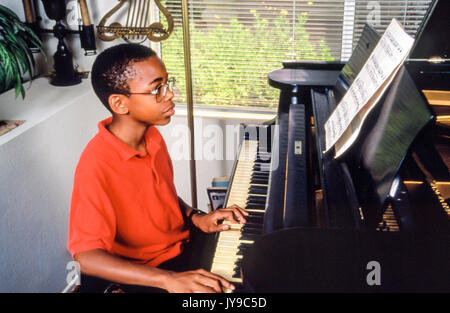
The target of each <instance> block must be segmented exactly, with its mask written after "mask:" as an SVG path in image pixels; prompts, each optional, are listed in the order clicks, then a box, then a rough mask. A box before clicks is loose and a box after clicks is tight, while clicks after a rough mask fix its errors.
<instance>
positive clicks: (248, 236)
mask: <svg viewBox="0 0 450 313" xmlns="http://www.w3.org/2000/svg"><path fill="white" fill-rule="evenodd" d="M260 236H261V235H260V234H249V233H242V235H241V237H240V239H241V240H256V239H258V238H259V237H260Z"/></svg>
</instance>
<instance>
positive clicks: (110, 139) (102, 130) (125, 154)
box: [98, 116, 153, 161]
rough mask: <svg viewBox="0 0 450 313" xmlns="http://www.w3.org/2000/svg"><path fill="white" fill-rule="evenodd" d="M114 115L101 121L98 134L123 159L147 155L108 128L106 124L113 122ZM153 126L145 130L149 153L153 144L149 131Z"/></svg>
mask: <svg viewBox="0 0 450 313" xmlns="http://www.w3.org/2000/svg"><path fill="white" fill-rule="evenodd" d="M112 119H113V118H112V116H111V117H108V118H107V119H104V120H103V121H100V122H99V123H98V134H99V135H100V137H101V138H102V139H103V140H105V141H106V143H107V144H109V145H110V146H111V147H112V148H113V149H114V150H115V151H116V152H117V153H118V154H119V156H120V158H121V159H122V160H123V161H127V160H129V159H131V158H132V157H134V156H139V157H145V156H146V155H147V154H145V153H143V152H140V151H137V150H135V149H133V148H131V147H130V146H128V145H127V144H126V143H124V142H123V141H122V140H120V139H119V138H117V137H116V136H114V135H113V134H112V133H111V132H110V131H109V130H108V129H107V128H106V126H107V125H109V124H111V122H112ZM152 127H153V126H149V127H148V129H147V131H146V132H145V142H146V146H147V153H148V152H149V150H150V149H149V147H150V145H151V144H152V142H151V139H150V136H149V133H150V131H151V128H152Z"/></svg>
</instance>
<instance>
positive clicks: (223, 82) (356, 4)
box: [161, 0, 431, 107]
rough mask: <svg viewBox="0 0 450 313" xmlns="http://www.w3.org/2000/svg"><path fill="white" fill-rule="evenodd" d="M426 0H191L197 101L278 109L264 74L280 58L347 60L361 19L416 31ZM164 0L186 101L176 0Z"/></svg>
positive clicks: (171, 52) (166, 54)
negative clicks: (171, 20)
mask: <svg viewBox="0 0 450 313" xmlns="http://www.w3.org/2000/svg"><path fill="white" fill-rule="evenodd" d="M430 2H431V1H415V0H409V1H406V0H403V1H400V0H399V1H358V0H334V1H333V0H332V1H325V0H316V1H256V0H245V1H237V0H190V1H188V4H189V22H190V36H191V62H192V76H193V77H192V78H193V98H194V105H226V106H240V107H276V106H277V105H278V94H279V92H278V90H277V89H275V88H272V87H270V86H269V85H268V83H267V73H268V72H270V71H272V70H275V69H277V68H280V67H281V66H282V64H281V63H282V62H283V61H285V60H343V61H345V60H347V59H348V58H349V57H350V54H351V51H352V49H353V47H354V45H355V44H356V43H357V41H358V39H359V36H360V34H361V31H362V29H363V26H364V24H365V23H369V24H371V25H372V26H374V27H375V29H376V30H377V31H379V32H380V33H382V32H383V31H384V30H385V29H386V27H387V25H388V24H389V22H390V21H391V19H392V18H396V19H397V20H399V21H400V22H401V23H402V24H403V25H404V27H405V29H406V31H407V32H408V33H410V34H412V35H413V34H415V32H416V30H417V28H418V26H419V25H420V23H421V21H422V18H423V15H424V14H425V13H426V10H427V8H428V6H429V4H430ZM163 3H164V5H165V6H166V8H167V9H168V10H169V12H170V13H171V14H172V16H173V17H174V21H175V29H174V32H173V34H172V35H171V36H170V37H169V39H168V40H166V41H163V42H162V43H161V53H162V58H163V60H164V62H165V63H166V66H167V69H168V71H169V73H170V74H171V75H173V76H175V77H176V79H177V98H176V102H178V103H184V102H185V98H184V95H185V81H184V58H183V31H182V19H181V0H177V1H174V0H172V1H165V2H163ZM162 22H164V20H163V19H162Z"/></svg>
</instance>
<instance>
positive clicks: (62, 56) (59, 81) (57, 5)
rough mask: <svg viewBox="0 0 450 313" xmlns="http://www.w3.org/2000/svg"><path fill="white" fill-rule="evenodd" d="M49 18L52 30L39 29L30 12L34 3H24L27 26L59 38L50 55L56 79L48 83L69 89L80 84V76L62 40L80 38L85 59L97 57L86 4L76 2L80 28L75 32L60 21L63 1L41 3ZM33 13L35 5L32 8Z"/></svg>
mask: <svg viewBox="0 0 450 313" xmlns="http://www.w3.org/2000/svg"><path fill="white" fill-rule="evenodd" d="M41 1H42V4H43V5H44V10H45V13H46V15H47V16H48V18H50V19H52V20H55V21H56V24H55V26H54V27H53V29H44V28H41V27H40V26H39V22H40V20H41V17H39V16H38V14H36V12H33V11H34V10H33V3H32V2H31V0H23V5H24V10H25V18H26V22H27V23H28V24H29V25H30V27H32V28H33V30H34V31H35V32H36V33H37V34H38V35H39V36H41V34H42V33H53V34H54V35H55V37H56V38H58V46H57V50H56V52H55V54H54V55H53V60H54V68H55V75H54V77H53V78H52V79H51V82H50V83H51V84H52V85H55V86H72V85H76V84H79V83H80V82H81V76H80V75H81V74H80V73H78V72H77V71H75V69H74V66H73V60H72V53H71V52H70V50H69V48H68V47H67V45H66V44H65V42H64V37H65V36H67V35H70V34H78V35H80V43H81V47H82V48H83V49H84V50H85V55H93V54H96V46H95V35H94V26H93V25H92V24H91V21H90V18H89V11H88V7H87V5H86V0H78V3H79V6H80V10H81V16H82V21H83V23H82V25H79V29H78V30H71V29H67V28H66V27H65V26H64V25H63V23H62V20H63V19H65V18H66V2H65V0H41ZM34 9H36V4H35V6H34Z"/></svg>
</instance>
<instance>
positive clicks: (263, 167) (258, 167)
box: [253, 163, 270, 172]
mask: <svg viewBox="0 0 450 313" xmlns="http://www.w3.org/2000/svg"><path fill="white" fill-rule="evenodd" d="M253 170H254V171H260V172H269V171H270V164H268V163H255V165H253Z"/></svg>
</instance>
